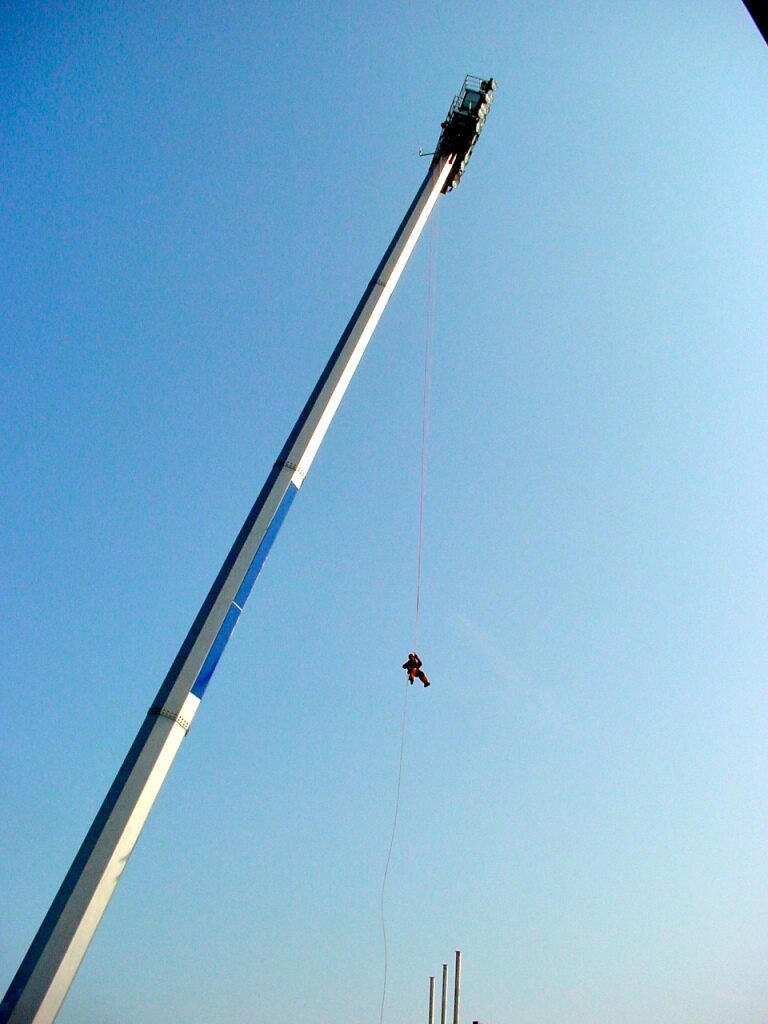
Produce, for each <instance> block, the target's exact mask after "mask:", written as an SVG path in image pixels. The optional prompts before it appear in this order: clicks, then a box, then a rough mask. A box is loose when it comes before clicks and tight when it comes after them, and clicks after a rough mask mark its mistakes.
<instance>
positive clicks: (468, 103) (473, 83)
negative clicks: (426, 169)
mask: <svg viewBox="0 0 768 1024" xmlns="http://www.w3.org/2000/svg"><path fill="white" fill-rule="evenodd" d="M495 89H496V80H495V79H494V78H477V77H475V76H473V75H467V77H466V78H465V79H464V85H463V86H462V87H461V92H459V94H458V96H455V97H454V99H453V103H451V106H450V109H449V111H448V116H447V117H446V119H445V120H444V121H443V123H442V125H441V128H442V131H441V133H440V138H439V139H438V142H437V146H436V147H435V156H434V160H435V161H438V160H440V158H441V157H445V156H453V157H455V159H454V164H453V170H452V171H451V173H450V174H449V176H448V178H447V180H446V182H445V185H444V186H443V192H450V191H451V189H452V188H455V187H456V186H457V185H458V183H459V179H460V178H461V176H462V174H463V173H464V169H465V167H466V166H467V163H468V162H469V158H470V156H471V155H472V150H473V149H474V148H475V143H476V142H477V140H478V139H479V137H480V132H481V131H482V130H483V125H484V124H485V119H486V117H487V116H488V111H489V110H490V109H491V103H492V102H493V93H494V91H495Z"/></svg>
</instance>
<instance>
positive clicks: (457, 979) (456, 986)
mask: <svg viewBox="0 0 768 1024" xmlns="http://www.w3.org/2000/svg"><path fill="white" fill-rule="evenodd" d="M460 992H461V950H460V949H457V950H456V972H455V975H454V979H453V1024H459V995H460Z"/></svg>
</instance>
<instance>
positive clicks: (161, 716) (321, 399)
mask: <svg viewBox="0 0 768 1024" xmlns="http://www.w3.org/2000/svg"><path fill="white" fill-rule="evenodd" d="M454 162H455V155H452V154H448V155H445V156H442V157H440V158H438V157H436V158H435V159H434V160H433V161H432V165H431V166H430V169H429V171H428V172H427V175H426V177H425V178H424V181H423V182H422V184H421V186H420V188H419V190H418V192H417V193H416V197H415V198H414V200H413V202H412V203H411V206H410V208H409V210H408V212H407V213H406V215H405V218H404V219H403V222H402V223H401V225H400V227H399V228H398V230H397V231H396V233H395V236H394V238H393V239H392V242H391V243H390V245H389V248H388V249H387V251H386V252H385V254H384V257H383V259H382V261H381V263H380V264H379V266H378V267H377V268H376V272H375V273H374V275H373V277H372V278H371V280H370V283H369V284H368V287H367V288H366V290H365V292H364V293H363V297H362V298H361V299H360V302H359V304H358V306H357V309H356V310H355V312H354V313H353V315H352V319H351V320H350V321H349V324H348V325H347V327H346V330H345V331H344V333H343V334H342V336H341V338H340V339H339V342H338V344H337V345H336V348H335V349H334V351H333V354H332V355H331V358H330V360H329V361H328V364H327V365H326V367H325V369H324V371H323V373H322V374H321V376H320V379H319V380H318V382H317V384H316V386H315V389H314V391H313V392H312V394H311V395H310V397H309V400H308V402H307V404H306V405H305V407H304V410H303V412H302V413H301V415H300V416H299V419H298V420H297V422H296V425H295V427H294V428H293V430H292V431H291V433H290V435H289V437H288V440H287V441H286V443H285V445H284V447H283V450H282V451H281V452H280V455H279V456H278V459H277V462H276V463H275V465H274V467H273V469H272V471H271V473H270V474H269V476H268V477H267V480H266V482H265V484H264V486H263V488H262V490H261V493H260V494H259V496H258V498H257V499H256V503H255V505H254V506H253V508H252V509H251V512H250V514H249V516H248V518H247V519H246V521H245V523H244V525H243V527H242V529H241V530H240V533H239V534H238V537H237V539H236V540H235V543H234V545H233V547H232V550H231V551H230V553H229V555H228V556H227V558H226V560H225V562H224V565H223V566H222V567H221V570H220V572H219V575H218V576H217V577H216V580H215V581H214V584H213V586H212V587H211V590H210V592H209V594H208V596H207V598H206V599H205V601H204V602H203V606H202V608H201V609H200V611H199V612H198V615H197V618H196V619H195V621H194V623H193V624H192V628H191V629H190V631H189V633H188V634H187V637H186V639H185V641H184V643H183V644H182V645H181V649H180V650H179V653H178V654H177V655H176V659H175V660H174V662H173V664H172V665H171V668H170V670H169V672H168V675H167V676H166V678H165V681H164V682H163V685H162V686H161V687H160V690H159V692H158V694H157V697H156V698H155V700H154V703H153V704H152V706H151V708H150V709H149V712H148V713H147V716H146V718H145V720H144V722H143V724H142V726H141V728H140V729H139V732H138V734H137V736H136V739H135V740H134V742H133V745H132V746H131V749H130V750H129V751H128V755H127V757H126V759H125V761H124V762H123V765H122V767H121V768H120V770H119V772H118V773H117V776H116V778H115V781H114V782H113V783H112V787H111V789H110V790H109V792H108V793H107V796H106V798H105V800H104V803H103V804H102V806H101V808H100V810H99V812H98V814H97V815H96V818H95V820H94V822H93V824H92V826H91V828H90V831H89V832H88V834H87V835H86V837H85V840H84V841H83V845H82V846H81V847H80V850H79V852H78V854H77V856H76V857H75V859H74V862H73V863H72V866H71V867H70V869H69V871H68V872H67V875H66V877H65V878H64V881H63V883H62V885H61V888H60V889H59V891H58V893H57V895H56V897H55V899H54V901H53V903H52V904H51V907H50V909H49V911H48V913H47V914H46V916H45V918H44V920H43V923H42V925H41V926H40V929H39V931H38V933H37V935H36V936H35V938H34V939H33V940H32V945H31V946H30V948H29V951H28V952H27V955H26V956H25V957H24V960H23V961H22V963H21V966H20V967H19V970H18V971H17V972H16V976H15V977H14V979H13V981H12V982H11V985H10V987H9V989H8V991H7V993H6V995H5V997H4V999H3V1002H2V1004H0V1024H51V1022H52V1021H53V1020H54V1019H55V1017H56V1015H57V1014H58V1012H59V1008H60V1006H61V1004H62V1002H63V1000H64V997H65V996H66V994H67V992H68V990H69V987H70V985H71V984H72V981H73V980H74V977H75V974H76V973H77V970H78V968H79V966H80V964H81V962H82V960H83V957H84V956H85V954H86V951H87V949H88V946H89V944H90V942H91V939H92V938H93V935H94V933H95V931H96V928H97V927H98V924H99V922H100V921H101V917H102V915H103V913H104V911H105V910H106V908H107V904H108V903H109V900H110V898H111V896H112V893H113V892H114V890H115V888H116V886H117V883H118V882H119V880H120V876H121V875H122V873H123V869H124V868H125V864H126V861H127V860H128V858H129V856H130V855H131V852H132V851H133V848H134V846H135V844H136V840H137V839H138V838H139V835H140V833H141V830H142V828H143V827H144V823H145V821H146V820H147V817H148V815H149V812H150V810H151V809H152V805H153V804H154V802H155V799H156V797H157V795H158V793H159V791H160V787H161V786H162V784H163V782H164V781H165V777H166V775H167V774H168V771H169V769H170V767H171V764H172V763H173V760H174V758H175V757H176V754H177V752H178V750H179V747H180V746H181V742H182V740H183V739H184V737H185V736H186V735H187V731H188V730H189V727H190V725H191V723H192V719H193V718H194V717H195V713H196V712H197V709H198V706H199V704H200V700H201V698H202V696H203V694H204V693H205V689H206V687H207V685H208V683H209V682H210V679H211V676H212V675H213V672H214V670H215V668H216V665H217V664H218V662H219V659H220V657H221V655H222V653H223V651H224V648H225V647H226V644H227V641H228V640H229V638H230V636H231V635H232V631H233V630H234V628H235V626H236V624H237V621H238V619H239V617H240V614H241V612H242V610H243V606H244V604H245V602H246V600H247V599H248V595H249V594H250V592H251V588H252V587H253V584H254V582H255V580H256V577H257V576H258V574H259V572H260V570H261V567H262V566H263V564H264V562H265V560H266V558H267V555H268V554H269V550H270V548H271V546H272V542H273V541H274V539H275V536H276V534H277V532H278V530H279V528H280V526H281V524H282V522H283V519H284V518H285V516H286V514H287V512H288V509H289V508H290V506H291V503H292V501H293V499H294V498H295V496H296V494H297V493H298V490H299V488H300V487H301V485H302V483H303V482H304V479H305V477H306V475H307V472H308V471H309V467H310V465H311V464H312V460H313V459H314V457H315V455H316V454H317V450H318V448H319V447H320V444H321V442H322V440H323V437H324V436H325V433H326V431H327V429H328V427H329V425H330V423H331V420H332V419H333V417H334V415H335V413H336V410H337V409H338V407H339V403H340V402H341V399H342V397H343V395H344V393H345V391H346V390H347V386H348V385H349V382H350V380H351V379H352V376H353V374H354V372H355V370H356V369H357V366H358V364H359V362H360V360H361V358H362V355H363V352H364V351H365V348H366V346H367V344H368V342H369V340H370V338H371V335H372V334H373V332H374V330H375V328H376V325H377V324H378V322H379V319H380V318H381V315H382V313H383V312H384V308H385V307H386V305H387V303H388V302H389V299H390V296H391V295H392V292H393V291H394V289H395V285H396V284H397V282H398V280H399V278H400V275H401V274H402V272H403V268H404V267H405V265H406V263H407V262H408V258H409V256H410V255H411V253H412V252H413V249H414V246H415V245H416V242H417V240H418V238H419V235H420V234H421V232H422V230H423V228H424V225H425V224H426V222H427V220H428V219H429V215H430V213H431V212H432V209H433V207H434V205H435V203H436V202H437V200H438V198H439V196H440V193H441V191H442V189H443V186H444V185H445V183H446V180H447V178H448V175H449V174H450V172H451V169H452V167H453V165H454Z"/></svg>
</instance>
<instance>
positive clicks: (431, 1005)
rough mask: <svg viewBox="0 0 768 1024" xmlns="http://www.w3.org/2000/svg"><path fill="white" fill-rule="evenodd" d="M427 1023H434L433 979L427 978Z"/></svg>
mask: <svg viewBox="0 0 768 1024" xmlns="http://www.w3.org/2000/svg"><path fill="white" fill-rule="evenodd" d="M427 1024H435V979H434V978H433V977H430V979H429V1015H428V1017H427Z"/></svg>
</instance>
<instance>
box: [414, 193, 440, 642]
mask: <svg viewBox="0 0 768 1024" xmlns="http://www.w3.org/2000/svg"><path fill="white" fill-rule="evenodd" d="M439 227H440V222H439V221H438V218H437V209H435V211H434V213H433V214H432V220H431V221H430V225H429V270H428V276H427V330H426V341H425V343H424V389H423V398H422V411H421V467H420V479H419V542H418V549H417V555H416V615H415V623H414V627H413V649H414V650H418V646H419V625H420V617H421V564H422V555H423V551H424V499H425V497H426V493H427V440H428V438H429V393H430V383H431V381H430V378H431V369H432V366H431V364H432V343H433V341H434V337H435V293H436V289H435V280H436V277H437V274H436V266H437V241H438V236H439Z"/></svg>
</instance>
